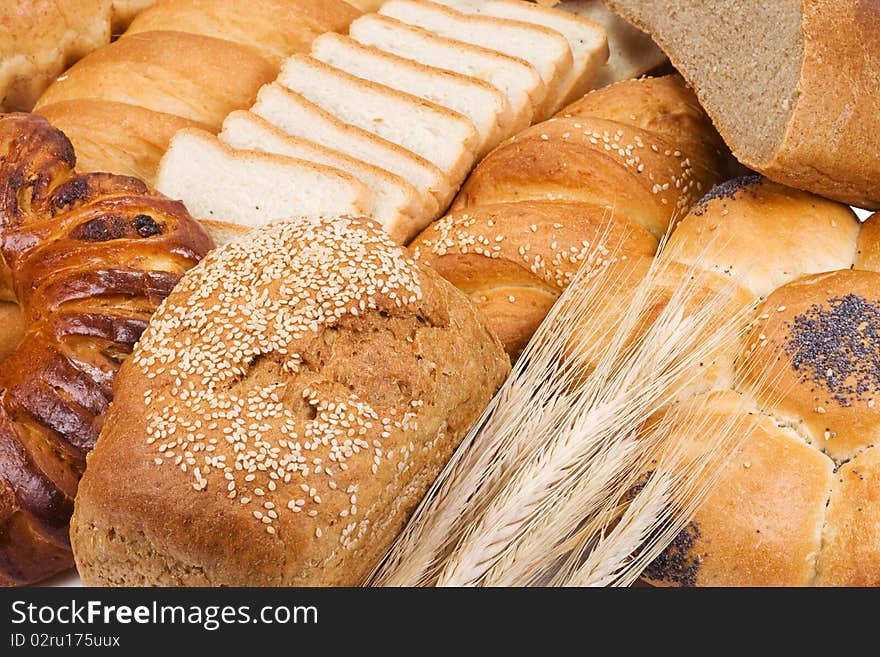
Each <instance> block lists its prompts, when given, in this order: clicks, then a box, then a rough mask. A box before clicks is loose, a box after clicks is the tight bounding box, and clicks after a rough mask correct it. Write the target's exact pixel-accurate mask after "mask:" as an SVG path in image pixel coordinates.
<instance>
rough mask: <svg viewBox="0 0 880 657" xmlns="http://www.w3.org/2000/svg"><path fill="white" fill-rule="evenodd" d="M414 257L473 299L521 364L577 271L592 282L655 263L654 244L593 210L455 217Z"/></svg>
mask: <svg viewBox="0 0 880 657" xmlns="http://www.w3.org/2000/svg"><path fill="white" fill-rule="evenodd" d="M410 249H411V251H412V253H413V257H414V258H415V259H416V260H417V261H419V262H425V263H427V264H429V265H431V266H432V267H434V269H436V270H437V272H438V273H439V274H440V275H441V276H443V277H444V278H445V279H446V280H448V281H450V282H451V283H452V284H453V285H455V286H456V287H457V288H458V289H460V290H462V291H463V292H465V294H467V295H468V296H470V298H471V301H473V302H474V303H475V304H476V305H477V306H478V307H479V308H480V309H481V310H482V311H483V312H484V313H485V314H486V317H487V318H488V319H489V325H490V326H491V327H492V329H493V331H494V332H495V334H496V335H498V337H499V338H501V342H502V343H503V344H504V346H505V348H506V349H507V351H508V353H509V354H510V355H511V356H512V357H516V356H518V355H519V353H520V352H521V351H522V349H523V348H524V347H525V345H526V343H527V342H528V340H529V338H530V337H531V336H532V334H533V333H534V332H535V329H537V327H538V325H539V324H540V323H541V321H542V320H543V319H544V317H545V315H546V314H547V312H548V311H549V310H550V307H551V306H552V305H553V303H554V302H555V301H556V299H557V298H558V297H559V295H560V294H561V293H562V291H563V290H564V289H565V288H566V287H567V286H568V284H569V283H570V282H571V280H572V278H573V277H574V275H575V274H576V273H577V271H578V269H579V268H580V267H582V266H583V267H585V268H586V270H585V271H586V272H587V273H586V274H585V275H587V276H590V277H591V276H592V275H593V274H595V273H596V272H598V270H599V269H600V268H601V267H603V266H604V265H605V264H607V263H608V262H610V261H611V260H614V259H616V258H620V257H624V258H625V257H630V256H651V255H653V254H654V253H655V252H656V250H657V240H656V239H655V238H654V237H653V236H652V235H651V234H650V233H649V232H648V231H646V230H645V229H644V228H642V227H641V226H640V225H639V224H637V223H635V222H631V221H627V220H626V219H623V218H619V219H617V220H614V219H612V217H611V213H610V212H608V211H607V210H605V209H604V208H600V207H597V206H594V205H589V204H586V203H566V202H561V201H558V202H554V203H548V202H540V201H522V202H519V203H499V204H495V205H478V206H474V207H469V208H467V209H465V210H463V211H461V212H456V213H453V214H450V215H449V216H447V217H445V218H444V219H441V220H440V221H436V222H434V223H433V224H431V226H429V227H428V228H427V229H426V230H425V231H423V232H422V234H421V235H419V236H418V237H417V238H416V239H415V240H414V241H413V242H412V243H411V244H410Z"/></svg>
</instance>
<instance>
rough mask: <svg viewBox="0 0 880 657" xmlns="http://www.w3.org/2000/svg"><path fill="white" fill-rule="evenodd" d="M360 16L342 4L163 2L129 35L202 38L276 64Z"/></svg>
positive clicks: (304, 0) (332, 0) (313, 0)
mask: <svg viewBox="0 0 880 657" xmlns="http://www.w3.org/2000/svg"><path fill="white" fill-rule="evenodd" d="M359 15H360V12H359V11H357V10H356V9H355V8H353V7H351V6H349V5H348V4H347V3H345V2H343V1H342V0H249V1H248V2H230V1H229V0H197V1H194V0H159V2H157V3H156V4H155V5H153V6H152V7H151V8H149V9H147V10H146V11H145V12H143V13H142V14H140V15H139V16H138V17H137V18H136V19H135V20H134V22H133V23H132V24H131V27H129V29H128V31H127V32H126V34H127V35H131V34H135V33H138V32H152V31H156V30H174V31H176V32H188V33H190V34H202V35H204V36H209V37H214V38H216V39H226V40H227V41H234V42H235V43H240V44H242V45H246V46H251V47H252V48H255V49H256V50H258V51H259V52H260V54H261V55H263V56H264V57H265V58H266V59H268V60H270V61H272V62H273V63H275V64H280V63H281V61H282V60H283V59H284V58H285V57H287V56H288V55H290V54H292V53H295V52H308V51H309V46H310V44H311V43H312V41H313V40H314V39H315V37H317V36H319V35H320V34H323V33H324V32H327V31H333V32H345V30H346V28H347V27H348V24H349V23H350V22H351V21H353V20H354V19H355V18H357V17H358V16H359Z"/></svg>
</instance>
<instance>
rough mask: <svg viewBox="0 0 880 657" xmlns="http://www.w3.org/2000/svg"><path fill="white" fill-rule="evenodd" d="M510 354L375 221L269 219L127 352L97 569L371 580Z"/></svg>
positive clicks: (179, 578)
mask: <svg viewBox="0 0 880 657" xmlns="http://www.w3.org/2000/svg"><path fill="white" fill-rule="evenodd" d="M508 370H509V362H508V360H507V357H506V356H505V355H504V352H503V350H502V348H501V345H500V343H499V342H498V340H497V338H495V337H494V336H492V334H491V332H490V331H489V330H488V328H487V326H486V323H485V320H484V319H483V318H482V316H481V315H480V314H479V312H478V311H477V310H476V309H475V308H474V307H473V306H472V305H471V304H470V303H469V302H468V301H467V300H466V299H465V298H464V296H463V295H461V294H460V293H459V292H457V291H456V290H455V289H454V288H453V287H452V286H451V285H449V284H448V283H446V282H445V281H443V280H442V279H441V278H440V277H439V276H437V275H436V274H435V273H433V272H431V271H430V270H421V269H419V268H418V266H417V265H416V264H415V263H414V262H413V261H411V260H408V259H406V258H404V252H403V250H402V249H401V248H400V247H397V246H396V245H394V244H393V243H392V242H391V241H390V239H389V238H388V237H387V236H385V235H384V233H382V231H381V229H380V228H379V227H378V225H376V224H374V223H373V222H369V221H366V220H360V219H348V218H323V219H321V218H314V219H301V220H293V221H291V222H287V223H279V224H275V225H273V226H270V227H268V228H263V229H258V230H256V231H253V232H252V233H251V234H250V235H249V236H248V237H247V238H245V239H244V240H243V241H241V242H238V243H234V244H229V245H227V246H226V247H223V248H221V249H217V250H215V251H213V252H212V254H211V255H209V256H208V258H206V260H205V262H204V263H203V264H202V266H201V267H199V268H198V269H197V270H195V271H194V272H193V274H192V275H190V276H188V277H186V278H185V279H184V281H183V282H182V283H181V285H180V286H179V287H178V288H177V289H176V290H175V292H174V293H173V294H172V296H171V297H170V298H169V300H168V302H167V303H166V304H165V306H164V307H163V310H162V312H160V313H159V314H157V316H156V317H155V318H154V321H153V323H152V324H151V327H150V329H149V331H148V332H147V334H145V335H144V337H143V339H142V340H141V342H140V343H139V346H138V350H137V353H136V354H135V356H134V357H133V358H132V359H130V360H129V361H128V362H127V363H126V364H125V365H124V367H123V372H122V375H121V377H120V379H119V381H118V386H117V396H116V400H115V403H114V407H113V411H112V417H111V418H109V419H108V421H107V423H106V425H105V431H104V432H103V433H102V435H101V438H100V440H99V443H98V447H97V448H96V449H95V451H94V452H93V453H92V456H91V457H90V460H89V468H88V473H87V475H86V477H85V479H84V481H83V484H82V486H81V488H80V493H79V496H78V497H77V504H76V513H75V517H74V522H73V525H72V530H71V531H72V541H73V545H74V550H75V554H76V558H77V563H78V566H79V569H80V572H81V574H82V576H83V579H84V581H85V582H86V583H87V584H101V585H108V584H115V585H119V584H125V585H138V584H140V585H143V584H170V585H189V584H212V585H220V584H238V585H242V584H248V585H321V584H327V585H354V584H359V583H361V582H362V581H363V579H364V578H365V577H366V576H367V575H368V574H369V572H370V571H371V569H372V568H373V567H374V566H375V565H376V563H377V561H378V559H380V558H381V556H382V554H383V553H384V551H385V550H386V549H387V548H388V547H389V545H390V543H391V541H392V540H393V538H394V537H395V535H396V534H397V532H398V531H399V530H400V529H401V528H402V526H403V523H404V522H405V520H406V518H407V517H408V515H409V513H410V512H411V511H412V509H413V508H414V506H415V504H416V503H417V502H418V501H419V499H420V498H421V497H422V495H423V494H424V492H425V491H426V490H427V487H428V486H429V485H430V483H431V482H432V481H433V479H434V478H435V477H436V475H437V473H438V472H439V470H440V468H441V467H442V464H443V463H444V462H445V460H446V459H447V458H448V457H449V455H450V454H451V452H452V450H453V449H454V448H455V446H456V445H457V444H458V442H459V440H460V439H461V438H462V436H463V435H464V432H465V431H466V430H467V429H468V428H469V426H470V424H471V423H472V422H473V421H474V420H475V419H476V418H477V416H478V415H479V413H480V412H481V411H482V409H483V407H484V406H485V404H486V403H487V402H488V400H489V398H490V397H491V395H492V393H493V392H494V390H495V389H496V388H497V387H498V386H499V385H500V384H501V382H502V380H503V378H504V376H505V375H506V374H507V372H508ZM236 462H237V463H238V466H236V467H233V465H234V464H235V463H236ZM239 466H240V467H241V468H242V469H241V470H239V469H237V468H238V467H239Z"/></svg>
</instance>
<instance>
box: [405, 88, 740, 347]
mask: <svg viewBox="0 0 880 657" xmlns="http://www.w3.org/2000/svg"><path fill="white" fill-rule="evenodd" d="M721 147H722V143H721V141H720V139H719V138H718V136H717V135H716V134H715V133H714V131H713V129H712V126H711V124H710V123H709V120H708V118H707V117H706V115H705V114H704V113H703V111H702V110H701V109H700V107H699V104H698V103H697V102H696V99H695V98H694V97H693V95H692V94H691V92H690V91H689V90H688V89H687V87H686V86H685V85H684V83H683V82H682V81H681V79H680V78H677V77H672V76H670V77H665V78H653V79H645V80H638V81H637V80H631V81H626V82H621V83H618V84H616V85H612V86H610V87H606V88H604V89H602V90H599V91H594V92H592V93H590V94H588V95H587V96H585V97H584V98H583V99H582V100H580V101H578V102H577V103H574V104H573V105H571V106H569V107H568V108H566V109H565V110H563V111H562V112H561V113H560V114H559V115H557V116H556V117H554V118H552V119H550V120H548V121H545V122H544V123H540V124H537V125H535V126H532V127H531V128H529V129H528V130H526V131H525V132H522V133H520V134H519V135H517V136H515V137H514V138H513V139H511V140H510V141H508V142H506V143H504V144H502V145H501V146H499V147H498V148H497V149H496V150H495V151H493V152H492V153H490V154H489V155H488V156H487V157H486V158H485V159H484V160H483V161H482V162H481V163H480V164H479V165H478V166H477V167H476V169H474V171H473V172H472V174H471V176H470V177H469V178H468V180H467V181H466V182H465V184H464V185H463V187H462V189H461V191H460V193H459V195H458V197H457V198H456V200H455V202H454V203H453V205H452V211H451V214H450V215H449V216H448V217H446V218H444V219H442V220H440V221H437V222H435V223H434V224H432V225H431V226H429V227H428V228H426V229H425V230H424V231H423V232H422V233H421V234H420V235H419V236H418V237H416V239H415V240H414V241H413V242H412V245H411V247H412V249H413V253H414V255H415V257H416V258H417V259H418V260H419V261H420V262H427V263H429V264H431V266H433V267H435V268H436V269H437V270H438V271H440V272H441V274H442V275H444V276H446V277H447V278H448V279H449V280H451V281H453V282H454V283H455V284H456V285H457V286H459V287H460V288H461V289H462V290H464V291H465V292H466V293H467V294H468V295H469V296H470V297H471V299H472V300H473V301H474V302H475V303H476V304H477V305H478V306H479V307H480V308H481V309H482V310H483V311H484V312H485V313H486V315H487V316H488V318H489V322H490V324H491V326H492V328H493V330H494V331H495V332H496V333H497V334H498V335H499V336H501V338H502V341H503V342H504V345H505V347H506V348H507V350H508V353H509V354H510V355H511V356H512V357H516V356H517V355H518V354H519V353H520V352H521V350H522V349H523V348H524V346H525V344H526V343H527V342H528V340H529V338H530V337H531V336H532V333H534V331H535V329H536V328H537V326H538V324H540V322H541V320H542V319H543V318H544V316H545V315H546V313H547V311H548V310H549V308H550V306H551V305H552V304H553V302H554V301H555V300H556V298H557V297H558V296H559V295H560V294H561V293H562V291H563V290H564V289H565V288H566V287H567V286H568V284H569V282H570V281H571V280H572V277H573V276H574V274H575V272H576V271H577V269H578V267H579V266H581V265H582V264H584V263H586V264H585V266H587V267H589V268H590V271H591V272H594V271H595V272H597V271H599V270H600V269H601V268H602V267H603V266H604V265H605V264H607V262H608V261H610V260H613V259H614V258H616V257H620V258H626V257H632V256H651V255H653V254H654V252H655V251H656V248H657V245H658V240H659V239H660V238H661V237H662V236H663V234H664V233H665V232H666V230H667V228H668V226H669V224H670V222H671V221H672V220H673V218H674V217H675V216H676V214H677V213H680V212H685V211H686V210H687V209H688V208H689V207H690V205H691V204H692V203H693V202H694V201H696V200H697V199H698V198H699V197H700V196H702V194H703V193H704V192H705V190H708V189H709V188H710V187H711V186H712V185H714V184H715V183H717V182H720V181H721V180H722V179H723V178H724V176H725V171H726V156H725V154H724V153H723V152H722V150H721ZM591 275H592V273H591Z"/></svg>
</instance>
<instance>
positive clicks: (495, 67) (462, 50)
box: [348, 14, 547, 134]
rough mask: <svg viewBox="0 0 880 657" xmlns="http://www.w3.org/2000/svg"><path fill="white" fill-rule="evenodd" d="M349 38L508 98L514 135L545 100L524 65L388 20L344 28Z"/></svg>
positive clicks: (366, 19)
mask: <svg viewBox="0 0 880 657" xmlns="http://www.w3.org/2000/svg"><path fill="white" fill-rule="evenodd" d="M348 34H349V36H350V37H351V38H353V39H354V40H355V41H357V42H358V43H362V44H364V45H366V46H374V47H376V48H378V49H379V50H383V51H385V52H388V53H391V54H394V55H398V56H399V57H405V58H406V59H410V60H412V61H415V62H419V63H420V64H424V65H425V66H432V67H434V68H440V69H444V70H447V71H452V72H454V73H459V74H460V75H466V76H469V77H472V78H476V79H479V80H485V81H486V82H488V83H489V84H491V85H492V86H493V87H495V88H496V89H498V90H499V91H501V93H503V94H504V95H505V96H507V101H508V102H509V103H510V107H511V110H512V112H513V119H512V120H511V125H512V127H511V132H512V133H514V134H516V133H517V132H521V131H523V130H525V129H526V128H527V127H529V125H531V123H532V116H533V114H534V108H536V107H540V105H541V102H542V101H543V100H544V98H545V97H546V96H547V88H546V86H545V85H544V81H543V80H542V79H541V76H540V75H539V74H538V71H537V70H536V69H535V67H534V66H532V65H531V64H529V63H528V62H527V61H525V60H524V59H521V58H519V57H510V56H509V55H503V54H501V53H500V52H497V51H495V50H490V49H488V48H482V47H480V46H475V45H473V44H470V43H465V42H464V41H456V40H454V39H447V38H446V37H441V36H437V35H436V34H434V33H433V32H429V31H428V30H423V29H422V28H420V27H416V26H414V25H409V24H408V23H403V22H401V21H399V20H396V19H394V18H390V17H388V16H382V15H381V14H367V15H365V16H361V17H360V18H358V19H357V20H356V21H354V22H353V23H352V24H351V25H350V26H349V30H348Z"/></svg>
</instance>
